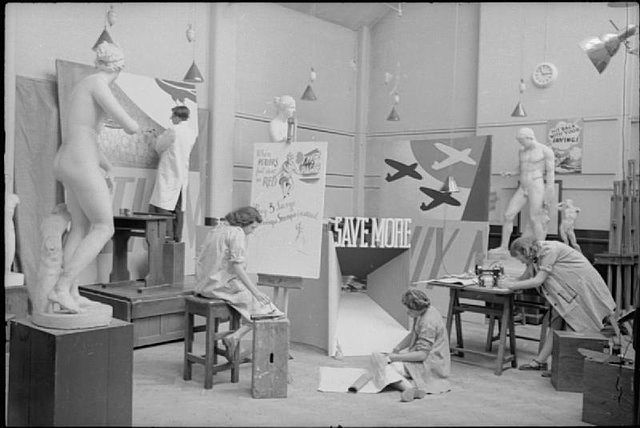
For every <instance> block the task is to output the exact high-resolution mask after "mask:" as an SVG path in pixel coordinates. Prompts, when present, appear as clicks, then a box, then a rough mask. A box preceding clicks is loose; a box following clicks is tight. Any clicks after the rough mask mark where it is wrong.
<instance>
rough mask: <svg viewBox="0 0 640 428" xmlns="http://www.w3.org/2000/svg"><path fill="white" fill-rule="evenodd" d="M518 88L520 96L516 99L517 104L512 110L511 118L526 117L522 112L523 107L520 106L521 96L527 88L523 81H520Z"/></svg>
mask: <svg viewBox="0 0 640 428" xmlns="http://www.w3.org/2000/svg"><path fill="white" fill-rule="evenodd" d="M518 87H519V92H520V95H519V97H518V104H517V105H516V108H514V109H513V112H512V113H511V117H527V113H526V112H525V111H524V107H523V106H522V94H523V93H524V90H525V89H526V88H527V86H526V85H525V84H524V79H520V85H518Z"/></svg>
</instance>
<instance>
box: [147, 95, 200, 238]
mask: <svg viewBox="0 0 640 428" xmlns="http://www.w3.org/2000/svg"><path fill="white" fill-rule="evenodd" d="M171 112H172V115H171V122H172V123H173V126H172V127H170V128H168V129H167V130H166V131H164V132H163V133H162V134H160V135H159V136H158V138H157V140H156V144H155V149H156V152H158V155H160V162H159V163H158V173H157V175H156V183H155V186H154V188H153V192H152V193H151V199H150V200H149V212H151V213H158V214H172V215H173V239H174V241H176V242H180V241H181V240H182V226H183V223H184V211H185V208H186V206H187V204H186V191H187V183H188V181H189V155H190V153H191V149H192V148H193V144H194V143H195V141H196V134H195V133H194V132H193V130H192V129H191V128H190V127H189V124H188V123H187V120H188V119H189V113H190V112H189V108H187V107H186V106H176V107H174V108H172V109H171Z"/></svg>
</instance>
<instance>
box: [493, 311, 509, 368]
mask: <svg viewBox="0 0 640 428" xmlns="http://www.w3.org/2000/svg"><path fill="white" fill-rule="evenodd" d="M508 319H509V304H508V303H507V302H503V303H502V318H501V321H502V323H501V326H500V342H498V358H497V363H496V371H495V372H494V373H495V374H497V375H501V374H502V365H503V361H504V348H505V347H506V345H507V328H509V327H508V326H509V324H508Z"/></svg>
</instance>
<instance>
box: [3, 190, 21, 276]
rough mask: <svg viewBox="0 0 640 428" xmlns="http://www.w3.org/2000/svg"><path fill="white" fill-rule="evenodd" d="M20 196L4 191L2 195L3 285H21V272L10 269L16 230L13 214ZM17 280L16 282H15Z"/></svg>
mask: <svg viewBox="0 0 640 428" xmlns="http://www.w3.org/2000/svg"><path fill="white" fill-rule="evenodd" d="M19 203H20V198H18V195H16V194H15V193H6V194H5V196H4V285H5V287H6V286H7V285H22V282H23V278H22V274H17V273H15V272H12V271H11V265H12V264H13V259H14V258H15V255H16V232H15V228H14V224H13V215H14V213H15V211H16V206H17V205H18V204H19ZM16 282H17V284H16Z"/></svg>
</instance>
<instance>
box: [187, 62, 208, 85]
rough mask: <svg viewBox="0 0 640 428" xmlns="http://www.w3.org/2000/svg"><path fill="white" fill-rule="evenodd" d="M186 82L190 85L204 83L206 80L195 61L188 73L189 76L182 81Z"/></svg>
mask: <svg viewBox="0 0 640 428" xmlns="http://www.w3.org/2000/svg"><path fill="white" fill-rule="evenodd" d="M182 80H183V81H185V82H190V83H202V82H204V78H203V77H202V74H201V73H200V70H198V66H197V65H196V61H195V60H194V61H193V63H192V64H191V67H189V71H187V74H185V75H184V79H182Z"/></svg>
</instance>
